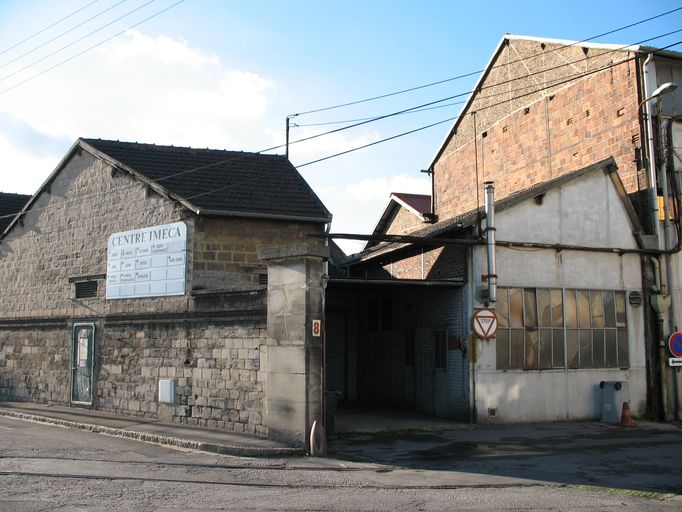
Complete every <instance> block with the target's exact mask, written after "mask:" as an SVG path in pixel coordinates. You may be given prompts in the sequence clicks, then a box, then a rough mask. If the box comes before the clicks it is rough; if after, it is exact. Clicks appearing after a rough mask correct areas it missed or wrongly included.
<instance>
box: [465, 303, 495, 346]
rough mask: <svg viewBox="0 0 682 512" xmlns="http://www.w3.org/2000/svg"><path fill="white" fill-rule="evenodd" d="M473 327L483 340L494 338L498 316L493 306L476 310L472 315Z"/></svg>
mask: <svg viewBox="0 0 682 512" xmlns="http://www.w3.org/2000/svg"><path fill="white" fill-rule="evenodd" d="M471 328H472V329H473V331H474V334H475V335H476V336H477V337H478V338H481V339H482V340H489V339H490V338H494V337H495V334H496V333H497V316H496V315H495V310H494V309H492V308H479V309H475V310H474V315H473V316H472V317H471Z"/></svg>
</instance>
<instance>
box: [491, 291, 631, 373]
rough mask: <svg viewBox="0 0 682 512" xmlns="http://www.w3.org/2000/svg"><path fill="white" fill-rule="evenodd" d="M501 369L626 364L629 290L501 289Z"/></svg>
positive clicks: (499, 301)
mask: <svg viewBox="0 0 682 512" xmlns="http://www.w3.org/2000/svg"><path fill="white" fill-rule="evenodd" d="M495 308H496V312H497V319H498V330H497V341H496V350H497V369H498V370H510V369H513V370H519V369H522V370H546V369H552V368H566V367H567V366H568V368H627V367H628V366H629V359H628V336H627V323H626V316H625V292H622V291H613V290H573V289H564V290H561V289H554V288H500V289H499V290H498V297H497V303H496V305H495Z"/></svg>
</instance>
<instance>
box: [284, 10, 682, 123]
mask: <svg viewBox="0 0 682 512" xmlns="http://www.w3.org/2000/svg"><path fill="white" fill-rule="evenodd" d="M680 10H682V7H677V8H675V9H671V10H669V11H666V12H663V13H661V14H657V15H655V16H650V17H649V18H645V19H643V20H639V21H636V22H634V23H630V24H628V25H624V26H622V27H618V28H615V29H613V30H609V31H608V32H603V33H601V34H597V35H595V36H592V37H589V38H587V39H581V40H580V41H575V42H573V43H571V44H569V45H565V46H562V47H558V48H554V49H552V50H550V51H548V52H547V53H550V52H553V51H558V50H563V49H564V48H566V47H571V46H579V45H580V44H582V43H587V42H590V41H593V40H595V39H597V38H599V37H604V36H607V35H611V34H615V33H616V32H620V31H622V30H626V29H628V28H632V27H635V26H637V25H641V24H643V23H647V22H649V21H652V20H655V19H658V18H662V17H664V16H668V15H670V14H673V13H675V12H677V11H680ZM535 57H536V56H532V57H525V58H521V59H517V60H515V61H511V62H508V63H505V65H511V64H516V63H518V62H522V61H525V60H528V59H531V58H535ZM484 71H485V69H481V70H478V71H472V72H470V73H464V74H461V75H457V76H453V77H450V78H445V79H443V80H438V81H436V82H430V83H427V84H423V85H417V86H415V87H410V88H408V89H402V90H399V91H394V92H389V93H386V94H380V95H378V96H372V97H369V98H364V99H361V100H355V101H348V102H346V103H339V104H337V105H332V106H329V107H321V108H316V109H312V110H306V111H304V112H298V113H296V114H292V117H295V116H303V115H307V114H316V113H318V112H325V111H327V110H334V109H338V108H343V107H350V106H352V105H359V104H361V103H367V102H369V101H375V100H380V99H384V98H389V97H391V96H397V95H399V94H405V93H408V92H414V91H418V90H420V89H426V88H428V87H434V86H436V85H441V84H444V83H447V82H452V81H455V80H460V79H462V78H468V77H470V76H475V75H478V74H480V73H483V72H484Z"/></svg>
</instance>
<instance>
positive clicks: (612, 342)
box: [604, 329, 618, 368]
mask: <svg viewBox="0 0 682 512" xmlns="http://www.w3.org/2000/svg"><path fill="white" fill-rule="evenodd" d="M604 338H605V345H606V367H607V368H618V347H617V343H618V340H617V335H616V330H615V329H606V330H605V332H604Z"/></svg>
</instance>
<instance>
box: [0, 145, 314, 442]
mask: <svg viewBox="0 0 682 512" xmlns="http://www.w3.org/2000/svg"><path fill="white" fill-rule="evenodd" d="M178 221H182V222H184V223H185V224H186V225H187V239H188V243H187V287H186V289H187V293H185V295H183V296H176V297H156V298H137V299H118V300H106V299H105V281H104V279H103V276H104V274H106V257H107V240H108V237H109V236H110V235H111V234H112V233H114V232H119V231H127V230H131V229H137V228H141V227H146V226H152V225H160V224H168V223H172V222H178ZM322 231H323V226H322V225H316V224H311V223H307V224H304V223H300V224H299V223H296V222H284V221H275V220H261V219H256V218H251V219H237V218H234V217H229V218H227V217H226V218H198V217H196V216H195V215H194V214H193V213H191V212H190V211H188V210H186V209H185V208H184V207H182V206H180V205H178V204H177V203H176V202H175V201H173V200H171V199H169V198H167V197H162V196H161V195H159V194H158V193H157V192H154V191H152V190H151V189H150V188H149V187H148V186H147V185H146V184H145V183H142V182H140V181H137V180H136V179H134V178H132V177H131V176H130V175H129V174H127V173H124V172H122V171H118V170H114V169H113V168H112V167H111V166H109V165H108V164H106V163H105V162H104V161H102V160H100V159H97V158H94V157H92V156H91V155H90V154H88V153H87V152H84V151H76V152H75V153H74V154H73V155H72V157H71V158H70V159H68V160H67V161H66V163H65V164H64V167H63V168H62V170H61V171H60V173H59V174H58V175H56V177H55V179H54V180H53V181H52V182H51V183H50V184H49V185H48V187H47V188H46V190H45V191H44V192H43V193H42V194H41V195H40V196H39V197H38V198H37V200H36V202H35V204H34V206H33V208H32V211H31V212H29V213H28V214H27V215H25V216H24V219H23V221H22V224H20V225H17V226H15V228H14V229H13V230H12V231H11V232H10V233H9V234H8V236H7V237H6V239H4V240H3V241H2V242H0V283H1V284H2V286H0V399H13V400H27V401H37V402H43V403H55V404H69V403H70V396H71V357H72V356H71V353H72V327H73V324H74V323H76V322H88V323H93V324H94V325H95V327H96V329H95V343H94V354H95V363H94V375H95V378H94V384H93V390H94V395H93V402H92V407H93V408H96V409H99V410H104V411H110V412H116V413H121V414H128V415H136V416H144V417H151V418H158V417H160V418H164V419H167V420H172V421H176V422H182V423H191V424H199V425H203V426H208V427H216V428H223V429H228V430H235V431H240V432H242V431H244V432H250V433H258V434H266V433H267V426H266V423H265V418H264V401H265V381H266V369H265V360H266V352H267V351H266V343H267V332H266V327H267V319H266V309H267V308H266V302H267V296H266V290H267V285H266V282H265V279H264V277H265V276H266V273H265V272H266V264H265V263H264V262H261V261H259V260H258V259H257V254H258V250H260V249H261V248H263V247H267V246H271V245H280V246H286V245H287V244H290V243H293V242H294V241H300V240H304V239H305V240H306V241H308V242H310V243H311V244H313V245H315V244H319V245H322V246H324V241H316V240H315V239H310V238H309V237H308V234H310V233H313V232H318V233H320V232H322ZM85 276H90V278H92V279H95V280H98V289H97V295H96V297H92V298H84V299H76V298H75V295H74V291H75V290H74V283H73V280H74V278H79V277H80V278H82V277H85ZM163 378H168V379H174V380H175V382H176V393H175V399H174V403H172V404H160V403H159V402H158V381H159V379H163Z"/></svg>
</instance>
